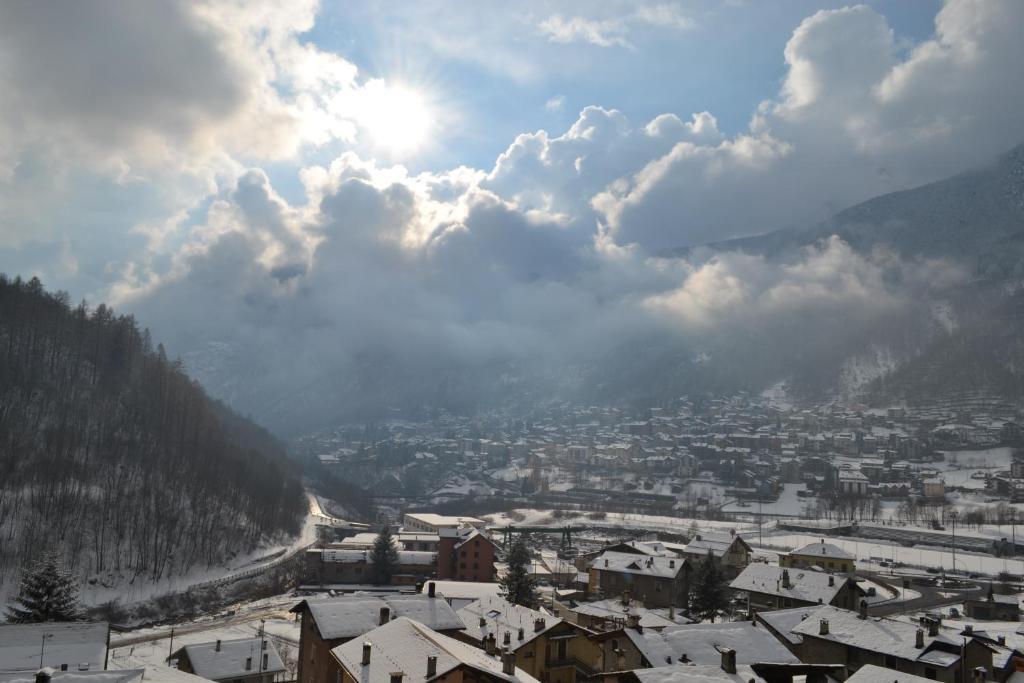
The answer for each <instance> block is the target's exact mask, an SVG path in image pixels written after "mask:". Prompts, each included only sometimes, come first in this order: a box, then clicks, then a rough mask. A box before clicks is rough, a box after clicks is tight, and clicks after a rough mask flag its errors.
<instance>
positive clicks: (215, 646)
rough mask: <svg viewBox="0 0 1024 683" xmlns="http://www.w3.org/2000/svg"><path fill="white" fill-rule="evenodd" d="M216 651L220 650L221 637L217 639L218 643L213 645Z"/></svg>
mask: <svg viewBox="0 0 1024 683" xmlns="http://www.w3.org/2000/svg"><path fill="white" fill-rule="evenodd" d="M213 651H214V652H220V638H218V639H217V644H216V645H214V646H213Z"/></svg>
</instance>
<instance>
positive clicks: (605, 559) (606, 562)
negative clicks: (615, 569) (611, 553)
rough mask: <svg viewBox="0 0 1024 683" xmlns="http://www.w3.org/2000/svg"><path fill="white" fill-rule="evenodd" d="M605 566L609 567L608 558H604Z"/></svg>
mask: <svg viewBox="0 0 1024 683" xmlns="http://www.w3.org/2000/svg"><path fill="white" fill-rule="evenodd" d="M604 566H606V567H607V566H608V558H607V557H606V558H604Z"/></svg>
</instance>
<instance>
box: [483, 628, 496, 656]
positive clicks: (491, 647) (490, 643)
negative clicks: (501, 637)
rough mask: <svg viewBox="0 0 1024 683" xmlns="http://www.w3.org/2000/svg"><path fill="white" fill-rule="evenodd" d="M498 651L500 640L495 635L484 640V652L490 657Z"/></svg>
mask: <svg viewBox="0 0 1024 683" xmlns="http://www.w3.org/2000/svg"><path fill="white" fill-rule="evenodd" d="M497 649H498V639H497V638H495V637H494V634H493V633H492V634H490V635H489V636H486V637H485V638H484V651H486V652H487V654H489V655H493V654H494V653H495V651H496V650H497Z"/></svg>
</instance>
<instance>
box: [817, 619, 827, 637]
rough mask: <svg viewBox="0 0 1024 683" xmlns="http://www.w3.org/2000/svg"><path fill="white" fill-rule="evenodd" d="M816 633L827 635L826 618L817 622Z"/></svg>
mask: <svg viewBox="0 0 1024 683" xmlns="http://www.w3.org/2000/svg"><path fill="white" fill-rule="evenodd" d="M818 635H819V636H827V635H828V619H822V620H821V621H819V622H818Z"/></svg>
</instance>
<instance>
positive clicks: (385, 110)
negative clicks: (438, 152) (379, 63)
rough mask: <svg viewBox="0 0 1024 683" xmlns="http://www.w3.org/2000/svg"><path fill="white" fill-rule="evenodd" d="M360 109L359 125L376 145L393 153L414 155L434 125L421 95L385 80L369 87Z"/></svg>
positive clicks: (428, 108) (425, 140)
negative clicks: (389, 83)
mask: <svg viewBox="0 0 1024 683" xmlns="http://www.w3.org/2000/svg"><path fill="white" fill-rule="evenodd" d="M359 110H360V111H359V116H358V120H359V123H360V125H362V127H363V128H364V129H366V131H367V132H368V133H369V134H370V137H371V138H372V139H373V143H374V145H376V146H378V147H382V148H384V149H387V150H389V151H391V152H393V153H398V154H404V153H410V152H414V151H416V150H417V149H419V148H420V147H422V146H423V145H424V144H425V143H426V142H427V139H428V137H429V135H430V132H431V129H432V128H433V125H434V116H433V114H432V113H431V111H430V107H429V106H428V105H427V102H426V100H425V99H424V97H423V95H422V94H421V93H419V92H417V91H416V90H413V89H411V88H407V87H404V86H401V85H387V84H385V83H384V82H383V81H374V82H372V83H370V84H368V85H367V87H366V89H365V90H364V92H363V101H362V102H361V106H360V107H359Z"/></svg>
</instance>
